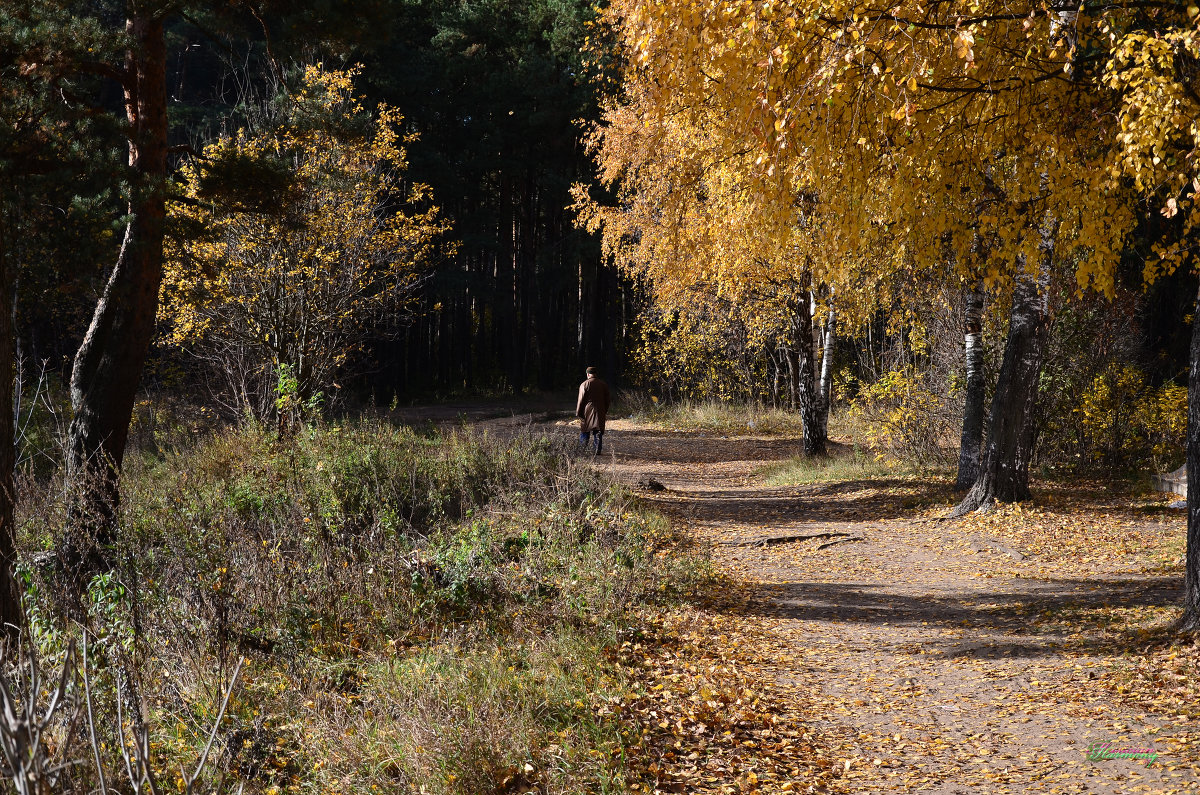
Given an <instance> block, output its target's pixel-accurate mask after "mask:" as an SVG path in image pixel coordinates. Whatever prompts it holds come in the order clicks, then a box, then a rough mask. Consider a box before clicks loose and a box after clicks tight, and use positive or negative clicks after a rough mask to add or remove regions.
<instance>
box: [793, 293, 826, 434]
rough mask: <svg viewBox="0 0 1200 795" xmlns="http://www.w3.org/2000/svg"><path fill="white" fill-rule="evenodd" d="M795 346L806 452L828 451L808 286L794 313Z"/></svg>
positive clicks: (798, 390)
mask: <svg viewBox="0 0 1200 795" xmlns="http://www.w3.org/2000/svg"><path fill="white" fill-rule="evenodd" d="M792 323H793V336H794V338H795V339H794V347H795V350H796V351H797V354H798V355H797V362H796V367H795V371H796V372H795V375H794V376H793V377H794V379H795V384H796V398H797V400H798V401H799V404H800V419H801V421H802V422H803V423H804V455H806V456H817V455H825V453H826V440H827V437H828V428H827V426H826V422H825V420H826V418H827V416H828V415H827V414H826V412H825V411H824V409H823V407H822V402H823V401H822V400H821V394H820V391H819V388H818V386H819V385H818V383H817V375H816V370H817V367H816V364H817V363H816V362H815V361H813V360H814V359H815V358H816V357H815V352H814V349H813V318H812V307H811V305H810V304H809V302H808V295H807V290H806V291H805V295H804V297H803V298H802V299H801V300H800V301H798V302H796V306H795V307H794V311H793V313H792Z"/></svg>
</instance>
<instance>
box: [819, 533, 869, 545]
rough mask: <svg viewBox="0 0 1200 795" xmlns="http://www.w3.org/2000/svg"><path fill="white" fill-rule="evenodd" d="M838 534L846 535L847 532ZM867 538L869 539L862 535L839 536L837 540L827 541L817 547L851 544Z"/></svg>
mask: <svg viewBox="0 0 1200 795" xmlns="http://www.w3.org/2000/svg"><path fill="white" fill-rule="evenodd" d="M838 535H846V534H845V533H839V534H838ZM866 540H867V539H865V538H863V537H862V536H854V537H853V538H839V539H837V540H836V541H826V542H825V543H824V544H822V545H821V546H819V547H817V549H826V548H828V547H831V546H834V545H835V544H849V543H852V542H854V541H866Z"/></svg>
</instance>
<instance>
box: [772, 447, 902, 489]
mask: <svg viewBox="0 0 1200 795" xmlns="http://www.w3.org/2000/svg"><path fill="white" fill-rule="evenodd" d="M754 474H755V476H757V477H758V478H760V479H761V480H762V482H763V483H764V484H766V485H769V486H802V485H805V484H808V483H829V482H833V481H847V480H879V479H883V478H894V477H910V476H913V475H917V474H919V472H918V471H917V470H916V469H915V468H914V467H912V466H909V465H905V464H900V463H897V462H893V461H889V460H888V459H886V458H882V457H879V456H876V455H874V454H871V453H868V452H864V451H861V450H859V449H857V448H853V449H851V450H850V451H849V452H840V451H839V452H836V453H834V454H833V455H828V456H819V457H815V458H807V457H803V456H799V457H796V458H789V459H785V460H783V461H773V462H771V463H769V464H765V465H763V466H761V467H759V468H757V469H756V470H755V471H754Z"/></svg>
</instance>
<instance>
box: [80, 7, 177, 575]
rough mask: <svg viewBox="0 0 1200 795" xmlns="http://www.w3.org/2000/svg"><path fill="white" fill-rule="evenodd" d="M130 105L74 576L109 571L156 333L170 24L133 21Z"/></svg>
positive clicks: (90, 363)
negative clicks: (124, 180) (123, 477)
mask: <svg viewBox="0 0 1200 795" xmlns="http://www.w3.org/2000/svg"><path fill="white" fill-rule="evenodd" d="M126 32H127V34H128V35H129V37H130V39H131V40H132V41H133V49H131V50H130V51H129V53H127V55H126V85H125V108H126V115H127V117H128V121H129V125H130V132H129V135H130V138H129V164H130V168H131V171H132V172H133V175H134V184H133V186H132V188H131V190H132V195H131V198H130V202H129V216H130V220H129V223H128V226H126V228H125V238H124V241H123V242H122V244H121V252H120V255H119V256H118V257H117V263H116V266H115V267H114V268H113V271H112V274H111V276H110V277H109V280H108V283H107V284H106V285H105V288H104V293H103V295H102V296H101V298H100V301H99V303H98V304H97V305H96V311H95V313H94V314H93V316H92V322H91V325H90V326H89V327H88V330H87V334H86V335H85V336H84V340H83V343H82V344H81V345H80V347H79V351H78V353H77V354H76V356H75V364H74V367H73V369H72V371H71V406H72V408H73V410H74V418H73V419H72V421H71V428H70V450H69V458H68V467H69V474H70V477H71V481H72V483H73V485H74V488H75V489H76V490H77V491H76V498H75V499H76V505H75V510H74V515H75V516H74V518H75V521H74V522H73V525H74V529H75V531H77V532H78V531H83V532H82V534H80V535H77V536H75V537H69V538H67V539H66V540H65V541H64V545H65V548H64V549H61V550H60V553H61V556H60V562H61V563H62V564H64V565H65V566H67V567H68V568H69V570H70V573H71V574H72V575H74V576H78V575H83V574H86V573H90V572H94V571H96V570H99V568H100V567H103V566H105V565H106V563H105V558H104V555H103V552H102V549H103V547H104V545H105V544H106V543H108V542H109V541H110V540H111V531H112V521H113V518H114V516H115V512H116V507H117V500H118V486H117V478H118V475H119V473H120V469H121V464H122V461H123V459H124V455H125V443H126V441H127V439H128V434H129V422H130V418H131V417H132V415H133V405H134V398H135V396H136V393H137V388H138V383H139V381H140V380H141V375H142V366H143V364H144V363H145V360H146V355H147V353H148V351H149V348H150V341H151V338H152V336H153V334H154V323H155V315H156V313H157V311H158V290H159V284H160V282H161V281H162V268H163V226H164V223H163V222H164V218H165V215H166V203H165V190H164V188H165V180H166V171H167V90H166V46H165V42H164V38H163V22H162V20H161V19H158V18H153V17H133V18H131V19H130V20H129V21H128V22H127V23H126Z"/></svg>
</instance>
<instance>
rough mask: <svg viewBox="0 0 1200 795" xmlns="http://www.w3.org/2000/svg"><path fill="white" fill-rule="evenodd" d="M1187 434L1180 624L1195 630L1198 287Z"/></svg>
mask: <svg viewBox="0 0 1200 795" xmlns="http://www.w3.org/2000/svg"><path fill="white" fill-rule="evenodd" d="M1187 434H1188V435H1187V505H1188V512H1187V514H1188V522H1187V556H1186V558H1185V561H1186V565H1185V568H1184V576H1183V617H1182V618H1180V620H1179V628H1180V629H1182V630H1186V631H1189V632H1196V631H1200V290H1198V291H1197V293H1196V304H1195V312H1193V314H1192V349H1191V364H1190V367H1189V368H1188V429H1187Z"/></svg>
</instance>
